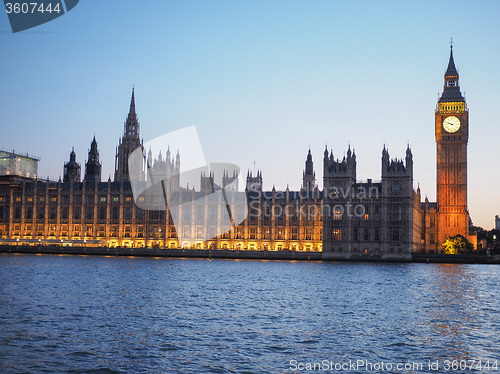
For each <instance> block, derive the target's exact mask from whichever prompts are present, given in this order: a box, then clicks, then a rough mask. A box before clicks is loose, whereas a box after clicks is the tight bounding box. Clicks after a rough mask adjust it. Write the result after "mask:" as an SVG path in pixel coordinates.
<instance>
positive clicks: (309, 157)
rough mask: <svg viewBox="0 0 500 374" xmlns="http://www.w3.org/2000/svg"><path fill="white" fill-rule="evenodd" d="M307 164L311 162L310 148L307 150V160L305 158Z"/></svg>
mask: <svg viewBox="0 0 500 374" xmlns="http://www.w3.org/2000/svg"><path fill="white" fill-rule="evenodd" d="M306 160H307V162H312V160H313V159H312V154H311V148H309V152H307V158H306Z"/></svg>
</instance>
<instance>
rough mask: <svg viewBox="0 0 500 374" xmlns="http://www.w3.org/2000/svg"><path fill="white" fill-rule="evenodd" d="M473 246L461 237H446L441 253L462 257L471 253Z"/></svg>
mask: <svg viewBox="0 0 500 374" xmlns="http://www.w3.org/2000/svg"><path fill="white" fill-rule="evenodd" d="M473 250H474V246H473V245H472V243H471V242H469V241H468V240H467V238H466V237H465V236H463V235H454V236H448V239H446V241H445V242H444V243H443V251H444V253H446V254H449V255H463V254H469V253H472V251H473Z"/></svg>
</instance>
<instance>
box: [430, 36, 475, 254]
mask: <svg viewBox="0 0 500 374" xmlns="http://www.w3.org/2000/svg"><path fill="white" fill-rule="evenodd" d="M458 78H459V76H458V71H457V69H456V67H455V61H454V59H453V44H451V45H450V59H449V61H448V68H447V69H446V72H445V74H444V88H443V94H442V95H441V97H440V98H439V101H438V103H437V107H436V111H435V134H436V158H437V160H436V161H437V165H436V166H437V167H436V173H437V180H436V183H437V185H436V187H437V188H436V194H437V196H436V197H437V207H438V212H437V213H438V244H439V245H441V244H442V243H444V242H445V241H446V239H447V237H448V236H453V235H457V234H460V235H463V236H465V237H467V238H468V237H469V211H468V209H467V142H468V140H469V110H468V109H467V104H466V102H465V98H464V97H463V96H462V93H461V92H460V85H459V80H458Z"/></svg>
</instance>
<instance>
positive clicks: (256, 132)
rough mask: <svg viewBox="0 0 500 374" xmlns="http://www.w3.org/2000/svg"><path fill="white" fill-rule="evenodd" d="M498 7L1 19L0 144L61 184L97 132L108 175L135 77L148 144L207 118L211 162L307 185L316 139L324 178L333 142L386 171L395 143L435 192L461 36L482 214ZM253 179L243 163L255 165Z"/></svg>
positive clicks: (498, 53)
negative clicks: (439, 130)
mask: <svg viewBox="0 0 500 374" xmlns="http://www.w3.org/2000/svg"><path fill="white" fill-rule="evenodd" d="M499 17H500V2H497V1H490V2H488V1H482V2H470V1H442V2H432V1H419V2H401V1H394V2H390V1H382V2H373V1H366V2H365V1H353V2H338V1H273V0H271V1H160V0H158V1H153V0H145V1H139V0H133V1H132V0H129V1H125V0H106V1H96V0H94V1H85V0H81V1H80V3H79V4H78V5H77V6H76V7H75V8H74V9H73V10H72V11H71V12H69V13H67V14H66V15H64V16H62V17H60V18H57V19H56V20H54V21H52V22H49V23H46V24H44V25H41V26H38V27H36V28H33V29H30V30H27V31H23V32H19V33H16V34H13V33H12V32H11V30H10V26H9V24H8V18H7V15H6V14H5V13H3V14H2V15H1V16H0V50H1V55H0V56H1V57H2V58H1V60H0V67H1V70H0V83H1V84H0V87H1V88H2V89H1V91H0V126H1V129H2V137H1V138H0V147H2V148H5V149H15V150H16V151H18V152H29V153H30V154H34V155H37V156H39V157H41V162H40V164H39V175H40V176H42V177H46V176H49V177H50V178H51V179H57V178H59V176H60V175H61V174H62V168H63V163H64V162H65V161H67V160H68V159H69V153H70V151H71V147H72V146H74V147H75V151H76V152H77V160H78V161H79V162H80V163H82V166H83V164H84V162H85V159H86V157H87V152H88V149H89V147H90V142H91V140H92V137H93V136H94V134H95V136H96V139H97V141H98V144H99V150H100V155H101V161H102V164H103V179H107V177H108V175H112V174H113V170H114V154H115V147H116V146H117V144H118V139H119V137H120V136H121V134H122V131H123V121H124V120H125V118H126V115H127V113H128V109H129V103H130V94H131V89H132V85H134V86H135V92H136V107H137V113H138V116H139V120H140V123H141V136H142V137H143V138H144V141H148V140H151V139H153V138H154V137H157V136H160V135H163V134H165V133H167V132H169V131H172V130H176V129H179V128H182V127H185V126H191V125H196V126H197V129H198V133H199V136H200V139H201V142H202V145H203V148H204V152H205V157H206V159H207V161H209V162H230V163H234V164H237V165H239V166H240V167H241V168H242V169H243V170H245V171H246V170H247V169H253V165H254V161H255V165H256V167H257V168H259V169H261V170H262V173H263V178H264V185H265V186H266V187H269V188H271V187H272V186H273V185H275V186H276V188H286V185H287V184H288V185H289V186H290V188H292V189H297V188H298V187H299V186H300V183H301V177H302V170H303V168H304V161H305V157H306V154H307V150H308V147H310V148H311V151H312V154H313V159H314V162H315V170H316V176H317V179H318V183H319V185H320V186H322V180H321V179H322V167H323V166H322V154H323V151H324V148H325V144H328V148H329V149H330V148H332V149H333V152H334V155H335V156H336V157H340V158H341V157H343V155H344V153H345V152H346V150H347V146H348V144H350V145H351V147H353V148H354V149H355V150H356V154H357V161H358V173H357V174H358V178H359V179H362V180H363V179H367V178H372V179H374V180H377V179H380V168H381V165H380V157H381V151H382V148H383V145H384V144H386V146H387V147H388V149H389V152H390V155H391V157H398V158H402V157H404V152H405V149H406V146H407V143H409V144H410V146H411V148H412V151H413V154H414V164H415V165H414V185H415V188H416V187H417V184H420V188H421V190H422V193H423V195H424V196H425V195H427V196H428V197H429V199H430V200H431V201H434V200H435V190H436V186H435V183H436V182H435V175H436V166H435V164H436V163H435V138H434V109H435V106H436V102H437V99H438V93H440V92H441V91H442V88H443V75H444V71H445V70H446V66H447V63H448V57H449V40H450V37H453V40H454V56H455V62H456V65H457V68H458V69H459V73H460V85H461V89H462V93H463V92H465V94H466V99H467V103H468V107H469V110H470V139H469V148H468V152H469V155H468V157H469V210H470V213H471V217H472V219H473V221H474V223H475V224H477V225H481V226H483V227H485V228H491V227H492V226H493V222H494V216H495V214H500V196H499V194H498V189H499V188H498V186H500V173H498V152H497V149H498V139H499V138H500V121H499V119H498V116H497V114H496V108H497V106H498V104H497V101H498V99H499V94H498V87H500V78H499V75H498V74H497V70H498V69H499V66H498V61H500V48H499V47H500V38H499V34H500V32H499V31H500V26H499V23H498V18H499ZM245 173H246V172H245Z"/></svg>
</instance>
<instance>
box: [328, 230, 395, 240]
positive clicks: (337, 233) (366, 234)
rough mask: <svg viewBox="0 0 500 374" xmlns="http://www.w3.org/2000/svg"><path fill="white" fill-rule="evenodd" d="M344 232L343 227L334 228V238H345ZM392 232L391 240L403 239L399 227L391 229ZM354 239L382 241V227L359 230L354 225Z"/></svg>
mask: <svg viewBox="0 0 500 374" xmlns="http://www.w3.org/2000/svg"><path fill="white" fill-rule="evenodd" d="M360 231H361V232H360ZM343 233H344V232H343V230H342V228H334V229H333V230H332V239H333V240H334V241H340V240H344V236H343ZM390 233H391V240H392V241H393V242H399V241H401V240H402V234H401V229H399V228H395V229H392V230H390ZM371 234H373V235H371ZM352 240H353V241H369V240H374V241H380V240H381V236H380V229H374V230H370V229H364V230H359V229H358V228H357V227H354V228H353V231H352Z"/></svg>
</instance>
